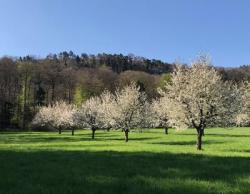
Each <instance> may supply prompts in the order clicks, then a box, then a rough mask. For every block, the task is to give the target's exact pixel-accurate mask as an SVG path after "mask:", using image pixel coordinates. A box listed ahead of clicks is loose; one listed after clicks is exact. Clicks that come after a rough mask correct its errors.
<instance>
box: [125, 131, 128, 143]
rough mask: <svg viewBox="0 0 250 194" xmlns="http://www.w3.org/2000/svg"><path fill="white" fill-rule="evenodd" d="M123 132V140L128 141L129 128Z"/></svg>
mask: <svg viewBox="0 0 250 194" xmlns="http://www.w3.org/2000/svg"><path fill="white" fill-rule="evenodd" d="M124 132H125V142H128V132H129V130H125V131H124Z"/></svg>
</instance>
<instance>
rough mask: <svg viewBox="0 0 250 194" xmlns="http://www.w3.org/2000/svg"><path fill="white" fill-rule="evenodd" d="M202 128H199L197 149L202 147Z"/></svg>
mask: <svg viewBox="0 0 250 194" xmlns="http://www.w3.org/2000/svg"><path fill="white" fill-rule="evenodd" d="M202 131H203V130H202V129H197V132H198V133H197V150H201V149H202Z"/></svg>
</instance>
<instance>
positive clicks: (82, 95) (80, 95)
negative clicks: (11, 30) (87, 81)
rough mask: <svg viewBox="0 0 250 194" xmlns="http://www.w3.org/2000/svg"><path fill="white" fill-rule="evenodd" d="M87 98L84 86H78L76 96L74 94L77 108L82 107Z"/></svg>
mask: <svg viewBox="0 0 250 194" xmlns="http://www.w3.org/2000/svg"><path fill="white" fill-rule="evenodd" d="M86 98H87V94H86V92H85V91H84V89H83V87H82V86H77V87H76V88H75V94H74V104H76V105H77V106H79V105H81V104H82V103H83V102H84V101H85V100H86Z"/></svg>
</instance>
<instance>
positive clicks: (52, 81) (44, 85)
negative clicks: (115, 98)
mask: <svg viewBox="0 0 250 194" xmlns="http://www.w3.org/2000/svg"><path fill="white" fill-rule="evenodd" d="M174 66H175V65H174V64H169V63H164V62H162V61H160V60H154V59H153V60H150V59H146V58H143V57H137V56H135V55H132V54H130V55H122V54H105V53H103V54H97V55H88V54H81V55H76V54H74V53H73V52H72V51H70V52H66V51H65V52H61V53H59V54H49V55H48V56H47V57H45V58H36V57H31V56H25V57H20V58H14V57H2V58H1V59H0V127H1V128H5V127H15V128H16V127H18V128H25V127H27V125H28V124H29V123H30V121H31V120H32V118H33V116H34V114H35V112H36V107H37V106H42V105H50V104H53V103H54V102H56V101H60V100H63V101H66V102H67V103H70V104H76V105H80V104H81V103H82V102H84V101H86V99H89V98H90V97H92V96H99V95H100V94H101V93H102V92H103V91H104V90H106V89H107V90H109V91H111V92H114V91H115V88H117V87H120V88H122V87H123V86H125V85H128V84H129V83H131V82H135V83H136V84H138V85H139V86H140V87H141V88H142V90H143V91H144V92H145V93H146V95H147V96H148V98H150V99H154V98H155V97H157V96H158V92H157V89H158V88H159V87H160V88H161V87H163V86H164V83H165V81H170V80H171V75H170V73H171V72H173V70H174ZM217 70H219V72H220V73H221V75H222V78H223V79H224V80H234V81H236V82H238V83H239V82H240V81H242V80H249V78H250V66H247V65H246V66H242V67H239V68H231V69H228V68H217Z"/></svg>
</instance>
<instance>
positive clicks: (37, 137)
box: [0, 132, 157, 144]
mask: <svg viewBox="0 0 250 194" xmlns="http://www.w3.org/2000/svg"><path fill="white" fill-rule="evenodd" d="M153 139H157V137H132V136H131V137H130V138H129V141H144V140H145V141H146V140H153ZM90 140H92V136H91V132H90V133H88V134H87V133H85V134H75V135H74V136H70V134H61V135H59V134H56V133H51V134H49V135H41V134H36V133H35V134H34V133H33V134H28V135H27V134H26V133H25V134H22V133H21V134H20V133H19V134H17V135H13V134H12V135H11V136H9V134H5V133H2V134H1V136H0V143H1V142H3V143H14V144H18V143H21V144H24V143H49V142H79V141H90ZM104 140H119V141H124V134H123V133H122V132H121V133H117V134H109V133H108V132H106V133H96V135H95V139H93V140H92V141H104Z"/></svg>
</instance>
